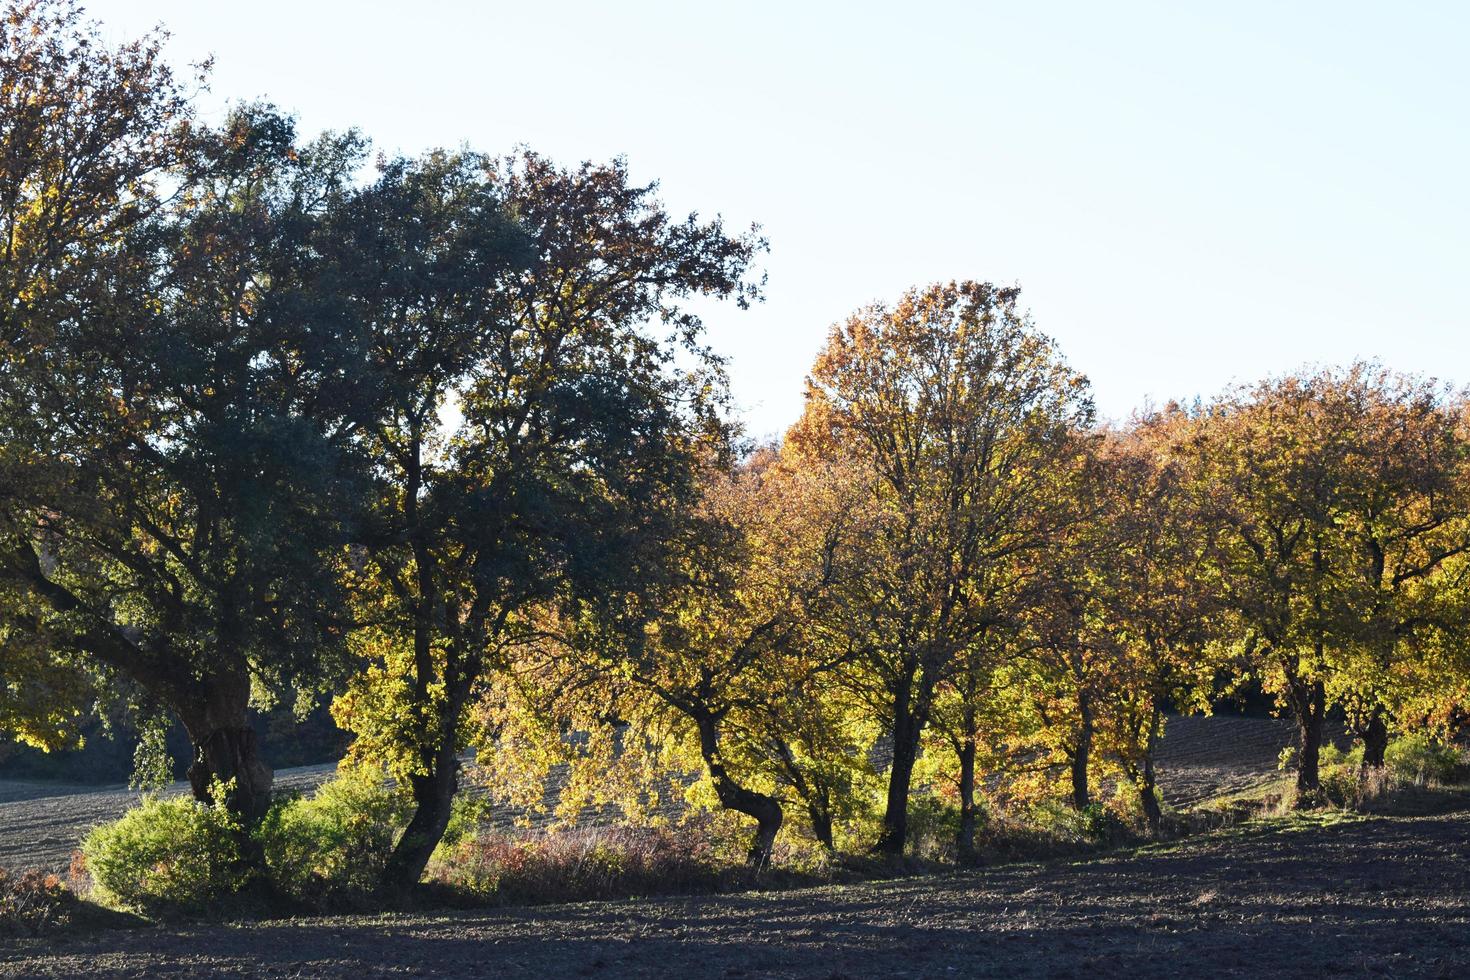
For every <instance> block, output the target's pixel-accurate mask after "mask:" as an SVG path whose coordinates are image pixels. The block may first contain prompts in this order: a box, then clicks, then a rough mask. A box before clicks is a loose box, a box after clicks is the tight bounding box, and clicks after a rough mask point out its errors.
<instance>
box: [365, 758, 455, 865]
mask: <svg viewBox="0 0 1470 980" xmlns="http://www.w3.org/2000/svg"><path fill="white" fill-rule="evenodd" d="M451 731H452V729H451ZM408 782H409V789H410V791H411V792H412V794H413V802H414V811H413V816H412V817H411V818H410V819H409V821H408V826H407V827H405V828H404V830H403V836H402V837H400V838H398V844H397V846H396V847H394V848H393V853H392V854H391V855H389V857H388V863H387V864H386V865H385V866H384V868H383V884H384V886H385V887H386V888H387V889H388V890H389V891H390V892H396V893H399V894H401V893H403V892H407V891H409V890H410V889H412V888H413V887H414V886H415V885H417V884H418V883H419V879H421V878H422V877H423V875H424V869H425V868H426V867H428V865H429V858H430V857H431V856H432V855H433V853H434V848H436V847H438V846H439V841H441V840H443V839H444V831H445V830H446V829H447V828H448V827H449V815H450V813H451V812H452V811H453V807H454V794H455V793H456V792H457V791H458V789H459V757H458V755H457V754H456V753H455V744H454V739H453V738H452V737H447V738H443V739H442V740H441V741H440V744H439V747H438V749H437V750H436V751H435V752H434V755H433V760H432V761H431V762H430V764H429V765H428V767H427V770H426V771H425V772H422V773H418V774H415V775H413V776H410V777H409V780H408Z"/></svg>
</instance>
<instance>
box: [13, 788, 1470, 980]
mask: <svg viewBox="0 0 1470 980" xmlns="http://www.w3.org/2000/svg"><path fill="white" fill-rule="evenodd" d="M1449 803H1450V805H1451V806H1452V808H1453V812H1449V813H1440V814H1434V815H1428V816H1419V817H1370V818H1362V819H1352V820H1340V821H1338V822H1336V823H1332V822H1328V821H1319V822H1317V823H1314V824H1310V825H1304V824H1302V823H1300V822H1296V823H1291V822H1281V821H1278V822H1275V823H1267V824H1258V825H1250V826H1247V827H1246V828H1244V829H1237V830H1234V831H1229V832H1224V833H1219V834H1213V835H1209V836H1206V837H1200V838H1195V839H1192V840H1189V841H1187V842H1185V843H1183V844H1180V845H1176V846H1172V847H1156V848H1149V849H1145V850H1143V851H1140V852H1137V853H1134V854H1131V855H1125V856H1117V857H1110V858H1100V859H1093V860H1090V861H1085V862H1078V863H1061V862H1058V863H1052V864H1044V865H1011V866H1005V867H998V868H993V869H989V870H981V871H975V872H967V873H959V874H952V875H943V876H937V877H927V878H919V879H905V880H900V881H889V882H881V883H874V884H863V885H848V886H842V887H828V888H817V889H807V890H801V891H790V892H780V893H764V894H761V893H748V894H742V895H727V896H718V897H704V898H679V899H661V900H645V901H630V902H615V903H590V904H582V905H567V906H559V907H552V908H541V909H514V910H499V911H482V912H454V913H433V914H393V915H380V916H373V917H354V918H332V919H315V920H303V921H294V922H291V921H279V922H257V923H245V924H238V925H228V926H214V927H210V926H195V927H191V928H188V929H172V928H168V929H165V928H146V929H137V930H129V931H121V932H106V933H97V934H93V935H90V936H70V937H63V938H60V939H55V940H25V941H21V942H19V943H17V944H15V945H12V946H10V947H8V948H3V947H0V976H11V977H74V976H94V977H139V978H141V977H195V976H220V977H272V978H276V977H279V978H286V977H354V978H368V977H398V976H440V977H479V976H545V977H563V976H589V977H656V976H668V977H688V978H700V977H813V978H829V980H835V978H841V977H946V978H947V977H1042V976H1047V977H1113V976H1118V977H1131V978H1135V980H1146V978H1155V977H1157V978H1163V977H1170V978H1173V977H1186V978H1188V977H1202V976H1211V977H1213V976H1226V977H1261V976H1281V977H1323V976H1337V975H1352V976H1390V977H1409V976H1423V977H1465V976H1470V849H1467V847H1466V838H1467V833H1470V810H1467V809H1466V805H1467V804H1466V798H1465V797H1464V796H1459V797H1451V798H1449Z"/></svg>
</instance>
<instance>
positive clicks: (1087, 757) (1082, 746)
mask: <svg viewBox="0 0 1470 980" xmlns="http://www.w3.org/2000/svg"><path fill="white" fill-rule="evenodd" d="M1077 708H1078V712H1079V714H1080V716H1081V721H1080V723H1079V724H1078V726H1077V745H1076V747H1075V749H1074V750H1073V752H1072V805H1073V806H1074V807H1076V808H1077V809H1079V810H1082V809H1085V808H1086V807H1087V805H1088V804H1089V803H1091V802H1092V791H1091V788H1090V787H1089V786H1088V784H1087V768H1088V765H1089V763H1091V761H1092V725H1093V721H1092V699H1091V698H1090V697H1089V696H1088V695H1087V694H1086V693H1085V692H1079V693H1078V695H1077Z"/></svg>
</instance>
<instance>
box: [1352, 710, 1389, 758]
mask: <svg viewBox="0 0 1470 980" xmlns="http://www.w3.org/2000/svg"><path fill="white" fill-rule="evenodd" d="M1358 736H1359V737H1360V738H1361V739H1362V740H1363V771H1364V772H1365V773H1366V772H1367V771H1368V770H1370V769H1382V768H1383V767H1384V765H1385V764H1386V759H1385V757H1386V756H1387V754H1388V724H1387V723H1386V722H1385V721H1384V720H1383V709H1382V708H1374V709H1373V712H1372V714H1370V715H1369V716H1368V720H1367V722H1365V723H1364V725H1363V727H1362V729H1361V730H1360V731H1359V732H1358Z"/></svg>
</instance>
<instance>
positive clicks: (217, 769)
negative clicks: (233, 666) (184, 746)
mask: <svg viewBox="0 0 1470 980" xmlns="http://www.w3.org/2000/svg"><path fill="white" fill-rule="evenodd" d="M174 709H175V712H176V713H177V714H178V716H179V719H180V720H181V721H182V722H183V725H184V730H185V732H187V733H188V736H189V743H190V745H191V747H192V749H193V761H192V763H191V764H190V766H189V786H190V788H191V789H192V790H193V792H194V798H195V799H197V800H200V801H202V802H206V803H222V804H223V805H225V806H226V807H228V808H229V809H230V810H232V811H233V812H235V813H237V814H239V815H240V818H241V819H242V820H243V821H244V823H245V825H246V826H247V827H250V826H253V825H254V824H255V823H257V822H258V821H259V820H260V818H261V817H263V816H265V813H266V811H267V810H268V809H269V808H270V802H271V785H272V783H273V781H274V777H275V774H274V773H273V772H271V769H270V767H269V766H267V765H266V764H265V762H264V760H263V759H262V758H261V756H260V742H259V739H257V738H256V735H255V729H254V727H252V726H251V724H250V715H249V709H250V675H249V674H248V672H246V671H244V670H243V669H242V670H238V671H228V672H224V673H220V674H212V675H209V676H207V677H205V678H204V679H203V680H202V681H200V682H199V683H198V684H197V685H191V686H190V687H189V688H187V689H185V690H184V691H182V692H180V693H179V694H178V696H177V698H176V703H175V704H174ZM217 783H218V784H222V785H224V786H225V787H226V790H225V794H224V798H223V799H215V794H214V787H215V785H216V784H217Z"/></svg>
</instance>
